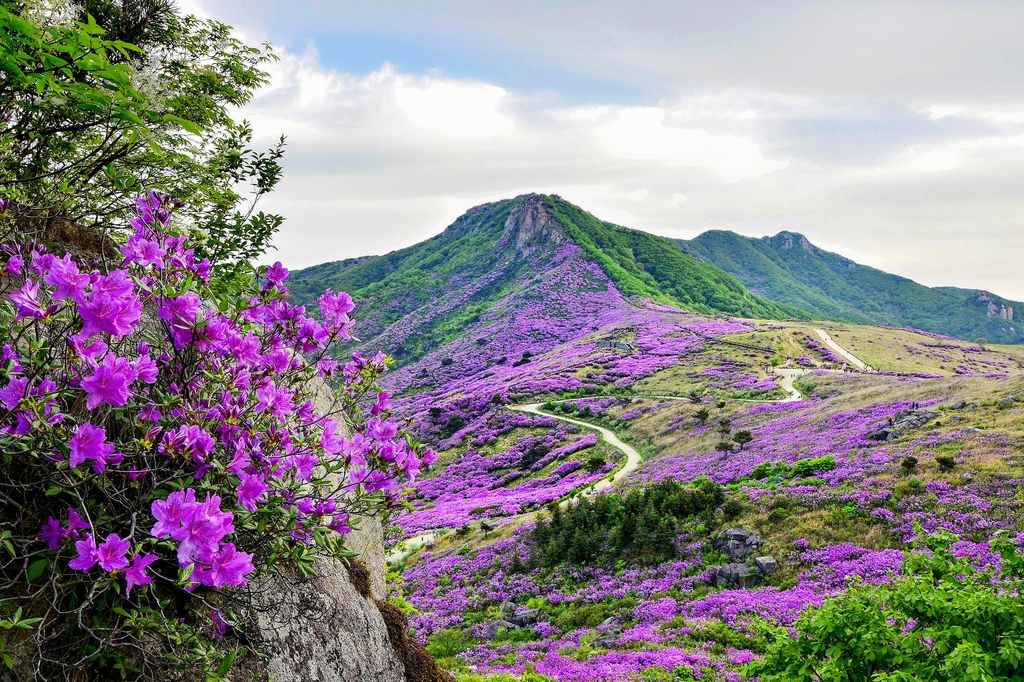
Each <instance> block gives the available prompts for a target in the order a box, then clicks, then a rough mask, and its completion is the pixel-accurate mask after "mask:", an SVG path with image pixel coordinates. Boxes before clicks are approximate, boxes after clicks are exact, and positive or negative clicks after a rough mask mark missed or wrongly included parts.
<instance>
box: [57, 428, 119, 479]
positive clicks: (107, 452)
mask: <svg viewBox="0 0 1024 682" xmlns="http://www.w3.org/2000/svg"><path fill="white" fill-rule="evenodd" d="M68 445H69V449H70V451H71V452H70V455H69V457H68V463H69V464H70V465H71V468H72V469H74V468H75V467H77V466H78V465H79V464H81V463H82V462H84V461H85V460H87V459H91V460H92V461H94V462H95V463H96V464H95V465H93V468H92V470H93V471H94V472H96V473H97V474H102V473H103V472H104V471H105V470H106V468H107V465H108V464H111V465H114V464H120V463H121V462H122V460H123V459H124V456H123V455H121V454H120V453H117V452H114V445H113V444H111V443H108V442H107V430H106V429H104V428H103V427H100V426H94V425H92V424H89V423H88V422H87V423H84V424H80V425H79V426H78V428H77V429H76V430H75V435H74V436H72V437H71V441H70V443H69V444H68Z"/></svg>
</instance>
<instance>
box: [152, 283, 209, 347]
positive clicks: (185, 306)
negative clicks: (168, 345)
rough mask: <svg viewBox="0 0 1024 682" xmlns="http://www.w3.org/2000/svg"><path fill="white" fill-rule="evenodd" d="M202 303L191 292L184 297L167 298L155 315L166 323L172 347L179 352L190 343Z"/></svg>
mask: <svg viewBox="0 0 1024 682" xmlns="http://www.w3.org/2000/svg"><path fill="white" fill-rule="evenodd" d="M202 306H203V302H202V301H201V300H199V297H198V296H196V295H195V294H194V293H192V292H191V291H189V292H187V293H186V294H185V295H184V296H178V297H177V298H168V299H165V300H164V304H163V305H162V306H160V309H159V310H157V312H156V314H157V315H158V316H159V317H160V319H162V320H164V321H165V322H166V323H167V326H168V328H169V329H170V333H171V340H172V341H173V342H174V347H175V348H177V349H178V350H181V349H182V348H184V347H185V346H187V345H188V344H189V343H191V342H192V336H193V332H194V331H195V326H196V317H197V315H198V314H199V310H200V309H201V308H202Z"/></svg>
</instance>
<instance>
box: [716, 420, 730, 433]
mask: <svg viewBox="0 0 1024 682" xmlns="http://www.w3.org/2000/svg"><path fill="white" fill-rule="evenodd" d="M731 430H732V422H730V421H729V418H728V417H722V418H721V419H719V420H718V432H719V433H721V434H723V435H724V434H728V433H729V431H731Z"/></svg>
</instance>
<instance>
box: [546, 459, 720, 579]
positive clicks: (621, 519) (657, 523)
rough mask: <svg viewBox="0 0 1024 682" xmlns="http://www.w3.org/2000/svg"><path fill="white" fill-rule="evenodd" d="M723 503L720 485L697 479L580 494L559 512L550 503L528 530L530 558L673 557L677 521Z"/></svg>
mask: <svg viewBox="0 0 1024 682" xmlns="http://www.w3.org/2000/svg"><path fill="white" fill-rule="evenodd" d="M724 501H725V495H724V493H723V491H722V488H721V486H719V485H716V484H715V483H714V482H712V481H711V480H709V479H707V478H701V479H698V480H696V481H694V485H693V486H683V485H680V484H679V483H677V482H675V481H662V482H661V483H657V484H655V485H652V486H650V487H648V488H646V489H644V490H633V491H630V492H628V493H625V494H624V495H616V494H609V495H597V496H595V497H590V498H584V499H582V500H580V501H579V502H577V503H576V504H573V505H570V506H569V507H567V508H566V509H564V510H563V509H561V508H560V507H559V506H558V505H557V504H552V505H550V507H549V509H550V517H549V518H547V519H540V520H538V522H537V525H536V527H535V528H534V530H533V532H532V540H533V551H532V555H531V560H532V561H533V562H534V563H535V564H539V565H542V566H556V565H558V564H561V563H564V562H571V563H580V564H582V563H593V562H597V561H601V562H605V563H612V562H614V561H615V560H616V559H619V558H626V559H630V560H633V561H638V562H641V563H656V562H659V561H664V560H667V559H670V558H672V557H673V556H675V552H676V547H675V543H676V538H677V537H678V535H679V526H680V524H681V523H682V521H684V520H685V519H688V518H691V517H693V516H697V515H701V514H710V513H712V512H714V510H715V509H717V508H718V507H719V505H721V504H722V502H724Z"/></svg>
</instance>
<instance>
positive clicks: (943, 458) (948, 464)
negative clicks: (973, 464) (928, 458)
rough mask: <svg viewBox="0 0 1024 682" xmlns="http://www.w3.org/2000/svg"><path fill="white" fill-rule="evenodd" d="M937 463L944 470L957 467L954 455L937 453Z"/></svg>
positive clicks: (947, 470)
mask: <svg viewBox="0 0 1024 682" xmlns="http://www.w3.org/2000/svg"><path fill="white" fill-rule="evenodd" d="M935 463H936V464H938V465H939V469H940V470H942V471H946V472H949V471H952V470H953V469H955V468H956V457H954V456H953V455H935Z"/></svg>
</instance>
